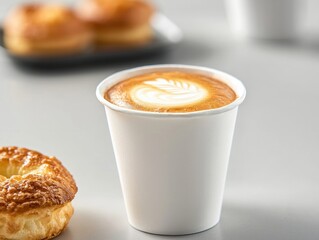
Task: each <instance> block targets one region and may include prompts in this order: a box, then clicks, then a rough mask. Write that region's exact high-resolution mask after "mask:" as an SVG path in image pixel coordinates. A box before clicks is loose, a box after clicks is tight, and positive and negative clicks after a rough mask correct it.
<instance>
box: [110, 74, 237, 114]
mask: <svg viewBox="0 0 319 240" xmlns="http://www.w3.org/2000/svg"><path fill="white" fill-rule="evenodd" d="M104 97H105V99H106V100H108V101H110V102H111V103H113V104H115V105H118V106H120V107H124V108H130V109H136V110H142V111H151V112H194V111H200V110H207V109H213V108H219V107H222V106H225V105H227V104H229V103H231V102H233V101H234V100H235V99H236V97H237V96H236V94H235V92H234V91H233V90H232V89H231V88H230V87H229V86H228V85H226V84H225V83H223V82H222V81H220V80H218V79H215V78H212V77H207V76H202V75H198V74H192V73H186V72H177V71H176V72H173V71H172V72H154V73H149V74H145V75H140V76H136V77H133V78H130V79H127V80H124V81H122V82H119V83H117V84H115V85H114V86H112V87H111V88H110V89H109V90H107V91H106V93H105V95H104Z"/></svg>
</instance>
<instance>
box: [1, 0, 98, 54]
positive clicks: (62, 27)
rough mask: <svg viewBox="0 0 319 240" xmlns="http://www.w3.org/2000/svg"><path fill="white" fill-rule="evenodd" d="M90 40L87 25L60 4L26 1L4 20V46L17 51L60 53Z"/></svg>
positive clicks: (81, 48) (83, 46)
mask: <svg viewBox="0 0 319 240" xmlns="http://www.w3.org/2000/svg"><path fill="white" fill-rule="evenodd" d="M91 40H92V34H91V32H90V30H89V28H88V27H87V26H86V24H85V23H83V22H82V21H81V20H80V19H79V18H78V17H77V16H76V14H75V13H74V12H73V10H71V9H68V8H66V7H64V6H60V5H41V4H27V5H22V6H20V7H18V8H16V9H14V10H13V11H12V12H11V13H10V14H9V15H8V17H7V18H6V19H5V23H4V41H5V45H6V47H7V48H8V49H9V50H10V51H11V52H12V53H15V54H19V55H60V54H69V53H75V52H79V51H82V50H83V49H85V48H86V47H87V46H88V45H89V44H90V42H91Z"/></svg>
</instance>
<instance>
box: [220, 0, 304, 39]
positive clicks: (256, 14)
mask: <svg viewBox="0 0 319 240" xmlns="http://www.w3.org/2000/svg"><path fill="white" fill-rule="evenodd" d="M300 5H301V4H300V0H226V11H227V15H228V18H229V22H230V25H231V27H232V29H233V31H234V32H235V34H236V35H238V36H240V37H250V38H259V39H270V40H271V39H275V40H285V39H293V38H295V37H297V36H298V33H299V30H300V29H299V28H300V7H301V6H300Z"/></svg>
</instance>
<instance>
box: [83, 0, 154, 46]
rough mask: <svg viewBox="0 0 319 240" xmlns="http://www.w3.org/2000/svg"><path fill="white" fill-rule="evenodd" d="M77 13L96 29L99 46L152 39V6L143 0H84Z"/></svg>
mask: <svg viewBox="0 0 319 240" xmlns="http://www.w3.org/2000/svg"><path fill="white" fill-rule="evenodd" d="M77 12H78V15H79V17H80V18H81V19H82V20H84V21H85V22H87V23H88V24H89V26H90V27H91V29H92V31H93V32H94V44H95V45H97V46H99V47H114V46H115V47H130V46H136V45H142V44H145V43H147V42H149V41H150V40H151V39H152V37H153V31H152V27H151V24H150V20H151V17H152V15H153V13H154V9H153V6H152V5H151V4H150V3H148V2H146V1H143V0H116V1H115V0H113V1H112V0H84V1H82V2H81V3H80V4H79V6H78V8H77Z"/></svg>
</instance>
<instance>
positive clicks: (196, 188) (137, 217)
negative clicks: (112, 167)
mask: <svg viewBox="0 0 319 240" xmlns="http://www.w3.org/2000/svg"><path fill="white" fill-rule="evenodd" d="M159 71H183V72H190V73H195V74H201V75H206V76H211V77H214V78H217V79H219V80H220V81H223V82H225V83H226V84H227V85H228V86H230V87H231V88H232V89H233V90H234V91H235V92H236V94H237V99H236V100H235V101H234V102H232V103H230V104H229V105H226V106H224V107H221V108H218V109H210V110H204V111H198V112H187V113H158V112H143V111H138V110H132V109H126V108H122V107H118V106H116V105H114V104H112V103H110V102H108V101H107V100H105V99H104V93H105V91H106V90H107V89H109V88H110V87H111V86H113V85H114V84H116V83H118V82H120V81H123V80H126V79H128V78H131V77H134V76H137V75H141V74H146V73H150V72H159ZM96 94H97V98H98V99H99V101H100V102H101V103H102V104H103V105H104V107H105V111H106V115H107V120H108V126H109V130H110V134H111V138H112V144H113V149H114V153H115V158H116V162H117V167H118V171H119V176H120V182H121V187H122V192H123V195H124V202H125V206H126V211H127V215H128V220H129V223H130V224H131V225H132V226H133V227H134V228H136V229H139V230H142V231H145V232H149V233H155V234H163V235H182V234H190V233H196V232H200V231H204V230H206V229H209V228H211V227H213V226H214V225H216V224H217V223H218V221H219V218H220V213H221V207H222V199H223V192H224V185H225V179H226V172H227V166H228V160H229V154H230V150H231V143H232V138H233V132H234V127H235V122H236V116H237V109H238V106H239V104H241V103H242V101H243V100H244V98H245V94H246V90H245V87H244V86H243V84H242V83H241V82H240V81H239V80H238V79H236V78H234V77H232V76H230V75H228V74H226V73H223V72H220V71H217V70H214V69H210V68H204V67H196V66H186V65H155V66H147V67H140V68H135V69H131V70H126V71H122V72H119V73H116V74H114V75H112V76H110V77H108V78H106V79H105V80H104V81H103V82H101V83H100V84H99V86H98V87H97V91H96Z"/></svg>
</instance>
